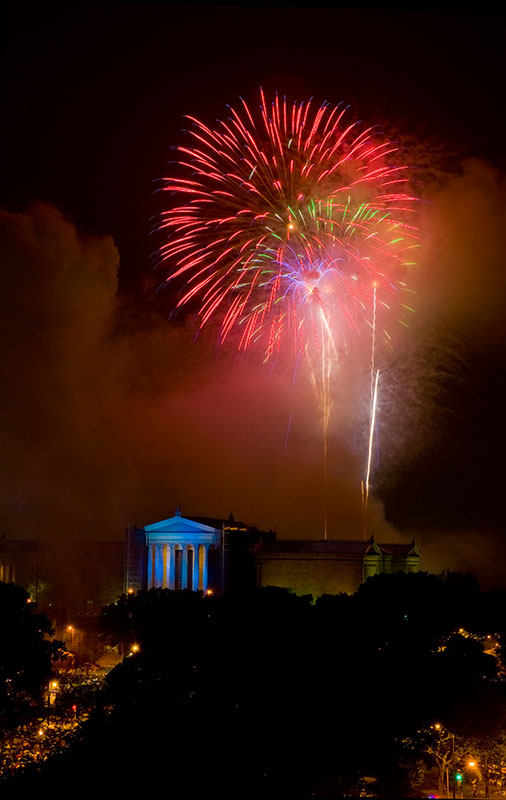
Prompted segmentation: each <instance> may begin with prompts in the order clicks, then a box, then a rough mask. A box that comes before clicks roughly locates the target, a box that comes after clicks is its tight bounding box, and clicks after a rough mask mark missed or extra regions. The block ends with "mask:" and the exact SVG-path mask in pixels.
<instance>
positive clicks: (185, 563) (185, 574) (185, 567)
mask: <svg viewBox="0 0 506 800" xmlns="http://www.w3.org/2000/svg"><path fill="white" fill-rule="evenodd" d="M187 588H188V545H186V544H184V545H183V564H182V569H181V589H187Z"/></svg>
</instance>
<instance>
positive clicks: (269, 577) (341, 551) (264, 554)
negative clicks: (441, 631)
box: [124, 510, 420, 595]
mask: <svg viewBox="0 0 506 800" xmlns="http://www.w3.org/2000/svg"><path fill="white" fill-rule="evenodd" d="M419 562H420V551H419V550H418V548H417V546H416V544H415V542H414V541H413V542H411V543H410V544H396V543H392V544H380V543H378V542H375V541H374V539H373V538H371V539H370V540H369V541H364V540H335V539H334V540H333V539H329V540H324V541H323V540H321V541H318V540H314V539H313V540H295V539H277V538H276V535H275V534H274V533H273V532H272V531H270V532H269V533H265V532H261V531H258V530H257V529H256V528H252V527H248V526H247V525H245V524H244V523H242V522H236V521H235V520H234V518H233V516H232V515H231V516H230V517H229V519H228V520H221V519H214V518H209V517H190V518H186V517H182V516H181V513H180V511H179V510H178V511H176V513H175V515H174V516H173V517H170V518H169V519H165V520H162V521H160V522H155V523H153V524H151V525H146V526H145V527H144V528H136V527H134V528H129V529H128V531H127V537H126V548H125V589H124V590H125V592H128V591H137V590H139V589H151V588H166V589H175V590H180V589H191V590H193V591H203V592H208V591H212V592H222V591H225V590H232V591H233V590H237V589H241V588H245V587H247V586H254V585H255V584H256V585H257V586H280V587H285V588H287V589H290V590H291V591H293V592H295V593H297V594H314V595H321V594H325V593H327V594H337V593H338V592H347V593H349V594H353V592H355V591H356V590H357V588H358V586H360V584H361V583H363V582H364V581H365V580H366V579H367V578H368V577H370V576H371V575H377V574H379V573H384V572H398V571H402V572H417V571H418V568H419Z"/></svg>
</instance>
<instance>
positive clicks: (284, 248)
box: [158, 92, 418, 359]
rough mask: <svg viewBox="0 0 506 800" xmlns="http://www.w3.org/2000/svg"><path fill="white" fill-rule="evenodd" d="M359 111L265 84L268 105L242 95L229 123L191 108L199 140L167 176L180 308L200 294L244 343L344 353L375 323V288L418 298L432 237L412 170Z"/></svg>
mask: <svg viewBox="0 0 506 800" xmlns="http://www.w3.org/2000/svg"><path fill="white" fill-rule="evenodd" d="M346 116H347V112H346V109H345V108H343V107H342V106H341V105H338V106H336V107H332V106H331V105H330V104H327V103H324V104H323V105H321V106H320V107H319V108H318V107H316V106H313V104H312V102H311V101H309V102H307V103H304V102H301V103H293V104H288V103H287V101H286V98H285V99H284V100H280V98H279V97H278V96H277V95H276V97H275V99H274V100H273V101H272V102H271V103H270V104H269V103H268V102H267V101H266V98H265V96H264V94H263V92H261V104H260V108H259V110H257V111H256V113H255V112H253V111H251V110H250V108H249V107H248V106H247V104H246V103H245V102H244V101H242V106H241V108H240V110H239V111H236V110H235V109H233V108H229V116H228V119H227V120H226V121H222V122H219V123H218V125H217V126H216V127H215V128H210V127H207V126H206V125H204V124H203V123H201V122H199V121H198V120H196V119H194V118H192V117H189V118H188V119H189V120H190V121H191V123H192V129H191V130H190V131H189V134H190V136H191V137H192V142H191V146H188V147H179V148H177V150H178V153H179V165H180V166H179V168H178V173H179V174H178V176H177V177H167V178H165V179H164V187H163V188H164V190H165V191H167V192H169V193H171V194H172V195H173V196H174V197H175V198H176V200H175V202H174V203H173V204H172V206H171V208H170V209H169V210H168V211H166V212H165V213H164V214H162V216H161V221H160V225H159V227H160V229H161V230H163V231H164V232H165V233H166V234H168V238H167V241H166V243H165V244H164V245H163V246H162V247H161V249H160V251H159V253H158V262H159V263H160V262H164V263H167V264H168V265H169V270H170V272H169V275H168V277H167V279H166V280H167V282H169V281H174V280H176V279H180V280H181V285H183V287H184V288H183V290H182V292H181V294H180V297H179V300H178V302H177V307H178V308H179V307H181V306H184V305H185V304H187V303H189V302H190V301H191V300H195V301H197V302H198V305H199V309H198V316H199V322H200V326H201V327H202V326H204V325H206V324H207V323H208V322H209V321H210V320H212V319H215V320H217V319H218V320H219V323H220V334H219V337H220V342H221V343H223V342H225V340H226V339H227V338H228V337H229V336H230V335H231V333H232V332H233V331H236V332H237V333H238V334H239V335H238V337H236V342H237V346H238V348H239V349H241V350H244V349H246V348H248V347H250V346H251V344H252V343H254V342H260V343H261V345H262V346H263V350H264V352H265V357H266V359H268V358H270V357H271V356H272V355H273V354H274V353H275V352H276V350H277V349H279V347H280V345H281V342H282V340H283V339H286V338H287V336H288V337H289V340H290V342H291V343H292V345H293V347H294V349H295V351H298V352H300V351H303V352H307V351H308V348H312V349H314V348H316V350H317V351H319V350H320V349H321V348H322V347H323V346H324V345H323V344H322V341H321V340H322V336H324V337H328V336H330V337H331V340H332V345H331V347H330V350H332V349H335V348H336V347H337V346H341V345H344V344H345V343H346V341H347V339H348V336H349V333H350V332H351V331H358V332H360V329H361V327H362V326H363V324H364V322H365V323H366V324H367V325H370V324H371V311H372V307H373V302H374V299H373V298H374V293H375V292H376V293H377V307H378V311H379V312H381V311H382V310H383V311H387V312H388V315H389V316H390V317H392V316H395V317H398V316H399V313H398V312H399V310H400V309H401V308H402V307H404V308H408V306H407V305H406V304H403V303H402V295H400V294H399V290H403V289H405V288H407V285H408V283H409V281H408V280H407V273H408V272H409V268H410V266H411V265H412V264H413V263H414V258H413V250H414V248H415V247H416V246H417V245H418V237H417V230H416V227H415V226H414V224H413V222H412V214H413V210H414V200H415V198H414V197H413V196H412V194H411V193H410V191H409V189H408V177H407V173H406V167H405V166H402V165H399V164H396V163H394V162H393V161H392V158H393V157H394V153H396V151H397V148H396V146H395V144H393V143H391V142H389V141H381V140H379V139H378V132H377V130H376V128H374V127H364V126H362V125H361V123H359V122H349V121H347V120H346ZM178 201H179V202H178ZM385 334H386V335H388V333H387V331H386V329H385ZM327 351H329V346H328V344H327Z"/></svg>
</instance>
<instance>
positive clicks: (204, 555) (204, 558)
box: [202, 544, 209, 592]
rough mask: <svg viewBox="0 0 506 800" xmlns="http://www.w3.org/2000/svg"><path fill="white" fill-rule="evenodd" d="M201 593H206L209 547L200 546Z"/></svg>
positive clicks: (206, 545) (205, 545)
mask: <svg viewBox="0 0 506 800" xmlns="http://www.w3.org/2000/svg"><path fill="white" fill-rule="evenodd" d="M202 550H203V553H202V591H203V592H207V556H208V552H209V545H208V544H203V545H202Z"/></svg>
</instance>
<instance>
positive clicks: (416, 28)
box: [0, 2, 506, 585]
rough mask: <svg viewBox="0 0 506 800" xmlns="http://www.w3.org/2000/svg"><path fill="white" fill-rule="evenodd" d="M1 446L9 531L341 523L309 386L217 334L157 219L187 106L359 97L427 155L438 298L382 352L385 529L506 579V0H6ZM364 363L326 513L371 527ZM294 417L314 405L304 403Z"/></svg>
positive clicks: (357, 372)
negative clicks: (169, 265)
mask: <svg viewBox="0 0 506 800" xmlns="http://www.w3.org/2000/svg"><path fill="white" fill-rule="evenodd" d="M3 13H4V19H3V41H2V56H3V64H2V78H3V80H2V96H3V102H2V106H3V109H4V115H3V116H4V122H3V125H2V128H3V130H2V138H3V143H2V150H3V159H2V162H3V170H2V177H1V181H0V206H1V208H2V210H1V212H0V219H1V237H0V247H1V256H2V257H1V269H2V289H3V291H2V304H3V309H2V321H1V326H0V328H1V331H2V343H3V344H2V356H3V357H2V373H3V374H2V381H1V385H2V392H1V400H0V403H1V408H0V429H1V442H2V443H1V448H2V467H1V470H2V480H1V495H2V496H1V509H2V510H1V514H0V528H1V530H2V532H3V533H4V534H5V535H7V536H8V537H12V538H34V537H35V536H36V535H38V536H40V537H42V538H69V539H76V540H77V539H83V538H95V539H101V538H103V539H119V538H121V536H122V535H123V530H124V528H125V526H126V525H127V523H136V524H138V525H142V524H147V523H150V522H153V521H155V520H158V519H162V518H164V517H168V516H171V515H172V514H173V512H174V510H175V508H176V506H178V505H179V506H180V507H181V510H182V513H183V515H184V514H188V515H206V516H216V517H222V516H228V514H229V513H230V512H231V511H232V512H233V513H234V514H235V515H236V518H241V519H244V520H245V521H247V522H249V523H251V524H257V525H258V526H259V527H261V528H264V529H268V528H276V529H277V531H278V534H279V535H280V536H283V537H301V536H304V537H308V538H320V537H321V536H322V469H321V435H320V422H319V420H318V414H317V413H316V412H315V406H314V399H313V398H312V396H311V391H310V389H309V387H308V386H307V385H305V384H304V382H303V381H300V382H299V383H297V384H296V385H294V384H293V381H292V380H291V376H290V374H289V373H288V371H287V370H286V369H285V370H283V369H274V368H273V369H271V368H270V367H269V366H267V367H266V366H265V365H263V364H262V363H261V359H260V358H257V357H256V356H255V354H254V353H252V354H251V356H250V357H246V358H244V357H241V358H240V359H239V358H238V356H237V354H236V353H235V352H234V351H231V350H228V349H227V348H225V349H224V350H221V351H220V350H219V349H218V348H217V346H216V336H215V335H213V331H212V330H209V331H208V332H206V333H205V334H203V335H202V336H199V337H198V339H196V337H195V332H196V328H195V322H194V319H193V317H192V315H191V314H190V313H183V314H180V315H179V316H177V317H176V318H173V317H171V318H170V319H169V317H170V315H171V310H172V308H173V306H174V304H175V302H176V297H175V294H174V290H172V289H171V288H169V289H168V290H166V291H158V292H157V288H158V287H159V286H160V284H161V283H162V281H163V278H164V277H165V275H164V271H163V269H162V270H161V271H160V270H159V271H155V270H154V269H153V265H152V260H153V259H152V256H153V253H154V252H155V251H156V250H157V248H159V247H160V246H161V244H162V243H163V238H162V237H161V236H160V235H159V234H151V235H150V231H151V230H152V228H153V224H154V220H155V218H156V216H157V215H158V214H160V213H161V212H162V211H163V209H164V204H166V203H167V197H166V195H164V194H163V193H156V192H155V189H156V188H157V187H159V186H160V183H159V179H160V178H162V177H163V176H164V175H167V174H169V172H170V169H171V168H170V166H168V162H170V161H171V159H173V158H174V153H173V151H172V150H171V147H173V146H174V145H178V144H182V143H185V141H184V136H185V134H184V133H183V132H182V129H184V128H185V127H186V126H187V123H185V121H184V120H183V115H184V114H191V115H194V116H195V117H197V118H199V119H201V120H203V121H204V122H206V123H208V124H210V125H212V124H213V123H214V121H215V119H216V118H217V117H223V116H224V115H225V114H226V108H225V106H226V104H227V103H229V104H231V105H235V104H236V103H237V101H238V97H239V96H242V97H244V98H245V99H247V100H248V102H249V103H250V104H252V105H254V104H255V103H256V102H257V101H258V89H259V86H263V87H264V89H266V90H267V91H268V92H272V91H274V90H275V89H278V90H279V92H280V93H281V94H287V95H288V96H289V97H290V99H298V100H302V99H307V98H309V97H310V96H314V97H315V99H316V100H317V101H318V102H322V101H324V100H328V101H330V102H331V103H332V104H337V103H338V102H339V101H341V100H342V101H344V102H345V103H346V104H350V105H351V109H352V114H353V116H354V117H355V118H357V117H358V118H360V119H365V120H367V121H371V122H373V123H378V122H379V123H381V124H382V126H383V128H384V129H385V132H386V133H388V134H389V135H391V136H394V137H397V138H398V139H399V141H401V143H402V145H403V147H405V148H406V151H407V153H408V154H409V160H410V163H412V164H414V166H415V167H416V183H417V190H418V193H419V194H420V196H421V198H422V202H421V204H420V207H421V210H420V223H419V224H420V227H421V229H422V231H423V237H424V246H423V250H422V255H421V257H420V267H419V270H418V273H417V277H416V280H415V284H416V286H415V288H416V290H417V297H416V299H415V301H414V305H415V306H416V315H415V321H414V322H413V323H412V324H411V326H410V328H409V329H408V330H407V331H405V332H402V333H399V334H398V335H397V336H396V337H394V340H395V347H394V351H393V353H392V354H390V356H389V357H388V358H386V357H385V360H384V363H382V368H383V377H382V384H381V387H380V412H379V423H378V436H379V439H378V444H379V448H378V453H377V457H376V460H375V468H374V473H373V479H372V484H373V492H374V496H375V497H374V501H373V503H372V511H371V522H370V530H371V533H374V534H375V535H376V536H377V538H378V539H380V540H383V541H384V540H386V539H397V540H399V539H401V540H406V539H407V538H408V537H413V536H415V537H416V539H417V541H418V542H420V545H421V548H422V550H423V553H424V556H425V557H426V560H425V561H424V565H425V567H426V568H430V569H442V568H446V567H449V568H462V569H475V570H476V571H477V572H478V573H479V575H480V577H482V578H483V579H484V580H485V581H489V582H492V583H494V582H498V581H499V582H501V581H502V583H503V585H505V584H506V576H505V577H504V580H503V579H502V577H501V560H503V559H504V556H505V555H506V538H505V535H504V534H505V531H504V527H505V526H504V511H503V509H504V500H503V497H504V479H505V469H504V452H505V444H506V434H505V425H504V399H503V398H504V390H505V379H504V375H505V369H506V353H505V343H504V312H505V307H506V291H505V290H506V264H505V259H506V219H505V211H504V209H505V208H506V202H505V201H506V191H505V182H504V172H505V168H506V161H505V155H504V152H505V151H504V130H505V122H506V116H505V108H504V89H503V78H504V73H505V63H504V62H505V59H504V52H505V45H506V42H505V35H504V30H505V24H504V23H505V17H504V15H498V14H492V13H483V14H480V13H467V14H466V13H458V14H455V13H436V12H431V13H424V12H423V13H422V12H401V11H368V10H354V11H350V10H340V9H329V8H314V7H311V8H299V7H290V6H276V7H271V6H246V7H241V8H239V7H234V6H214V7H213V6H198V5H186V6H180V5H170V4H158V5H150V4H142V5H141V4H136V3H86V4H63V3H62V4H59V3H52V2H46V3H43V4H42V3H41V4H37V5H35V4H33V5H31V4H30V5H28V4H24V3H18V2H16V3H14V2H6V3H5V4H4V8H3ZM364 376H365V369H364V367H363V365H362V366H360V364H358V365H357V363H356V362H353V360H352V361H350V363H349V364H347V365H346V366H345V367H344V368H343V377H342V379H341V380H340V382H339V386H338V387H337V388H336V400H335V407H334V412H333V417H332V422H331V429H330V451H329V496H330V498H329V502H328V514H329V536H331V537H332V536H334V537H336V538H354V537H360V536H361V535H362V531H361V522H360V519H361V506H360V477H361V476H362V474H363V460H364V449H363V446H364V440H365V438H366V436H365V434H366V431H365V428H364V419H363V415H361V413H360V406H361V403H362V402H363V396H362V395H363V387H364V385H367V381H366V378H365V377H364ZM290 420H291V423H290Z"/></svg>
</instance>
